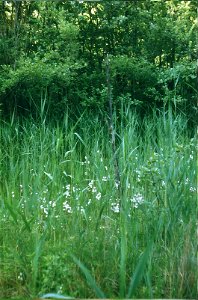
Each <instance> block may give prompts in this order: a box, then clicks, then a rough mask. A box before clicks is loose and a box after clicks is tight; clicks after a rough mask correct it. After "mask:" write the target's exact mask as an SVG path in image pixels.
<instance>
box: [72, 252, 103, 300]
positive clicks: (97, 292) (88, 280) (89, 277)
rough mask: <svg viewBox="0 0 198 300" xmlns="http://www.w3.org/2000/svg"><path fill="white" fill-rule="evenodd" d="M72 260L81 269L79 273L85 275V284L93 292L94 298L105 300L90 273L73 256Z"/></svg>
mask: <svg viewBox="0 0 198 300" xmlns="http://www.w3.org/2000/svg"><path fill="white" fill-rule="evenodd" d="M72 259H73V261H74V262H75V263H76V264H77V265H78V266H79V268H80V269H81V271H82V272H83V274H84V275H85V277H86V279H87V283H88V284H89V286H90V287H91V288H92V290H93V291H94V292H95V294H96V296H97V297H98V298H100V299H105V298H106V296H105V294H104V293H103V292H102V290H101V289H100V287H99V286H98V285H97V284H96V282H95V279H94V278H93V276H92V275H91V273H90V271H89V270H88V269H87V268H86V267H85V265H84V264H83V263H81V261H80V260H78V259H77V258H76V257H75V256H73V255H72Z"/></svg>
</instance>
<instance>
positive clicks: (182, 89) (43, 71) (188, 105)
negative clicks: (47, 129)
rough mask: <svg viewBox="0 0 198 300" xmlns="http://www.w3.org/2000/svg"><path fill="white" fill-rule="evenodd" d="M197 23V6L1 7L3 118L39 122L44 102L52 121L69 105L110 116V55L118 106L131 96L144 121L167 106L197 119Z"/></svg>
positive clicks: (76, 3)
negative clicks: (27, 118) (107, 93)
mask: <svg viewBox="0 0 198 300" xmlns="http://www.w3.org/2000/svg"><path fill="white" fill-rule="evenodd" d="M196 17H197V13H196V1H193V0H192V1H180V0H169V1H155V2H151V1H150V0H145V1H133V2H130V1H128V2H127V1H121V2H119V1H118V2H116V1H114V2H112V1H111V2H109V3H108V2H107V1H102V2H87V1H73V2H72V1H56V2H53V1H45V2H42V1H25V2H23V1H2V2H1V3H0V23H1V28H0V45H2V47H0V49H1V50H0V103H1V104H3V106H2V109H3V116H5V117H6V116H9V115H10V114H11V115H12V114H13V112H15V114H17V115H21V114H22V115H30V113H31V114H32V116H33V117H35V116H36V115H38V103H40V102H41V101H42V100H41V99H43V98H44V97H45V99H46V104H47V105H46V108H47V111H48V114H49V119H52V118H53V117H54V119H57V118H58V117H59V118H63V116H64V113H65V112H66V110H67V109H68V108H67V107H68V105H69V107H70V109H71V112H72V114H73V115H76V113H77V111H79V112H81V111H82V110H83V108H85V107H86V108H88V109H89V110H92V111H93V113H94V114H97V112H98V111H100V112H101V111H103V112H105V110H107V107H108V104H107V99H105V88H106V70H105V68H106V67H105V61H106V55H107V53H108V54H109V55H111V64H112V65H111V69H112V74H111V84H112V89H113V90H112V93H113V99H114V101H115V104H116V107H118V108H119V107H120V103H119V99H120V97H121V98H122V99H124V98H125V97H130V98H131V101H132V103H133V104H134V103H136V104H138V105H137V106H138V107H141V109H139V112H140V113H144V114H145V113H148V112H151V111H152V108H153V107H157V108H161V107H163V106H164V104H166V103H167V101H168V102H172V103H173V106H174V107H175V109H176V110H177V109H178V111H183V113H184V114H187V116H188V118H189V119H193V117H194V116H195V112H196V109H195V106H196V105H195V98H196V97H197V88H196V79H195V72H194V70H195V57H196V54H195V53H196V22H195V20H196ZM44 95H45V96H44ZM127 95H128V96H127ZM100 96H101V97H100ZM33 103H35V104H36V105H35V104H33ZM176 103H177V105H175V104H176ZM66 104H67V105H66ZM136 110H137V107H136ZM57 116H58V117H57Z"/></svg>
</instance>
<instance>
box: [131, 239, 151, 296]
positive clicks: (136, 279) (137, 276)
mask: <svg viewBox="0 0 198 300" xmlns="http://www.w3.org/2000/svg"><path fill="white" fill-rule="evenodd" d="M152 245H153V243H150V244H149V245H148V246H147V248H146V249H145V251H144V253H143V254H142V255H141V257H140V259H139V262H138V264H137V266H136V269H135V272H134V275H133V276H132V277H131V281H130V284H129V289H128V293H127V299H129V298H131V297H132V296H133V294H134V291H135V289H136V288H137V286H138V285H139V283H140V281H141V279H142V276H143V274H144V270H145V267H146V264H147V262H148V259H149V257H150V252H151V250H152Z"/></svg>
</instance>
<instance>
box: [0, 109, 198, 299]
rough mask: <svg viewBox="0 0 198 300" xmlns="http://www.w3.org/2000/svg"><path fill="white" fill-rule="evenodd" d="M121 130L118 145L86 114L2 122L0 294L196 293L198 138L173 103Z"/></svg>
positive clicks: (125, 118)
mask: <svg viewBox="0 0 198 300" xmlns="http://www.w3.org/2000/svg"><path fill="white" fill-rule="evenodd" d="M114 126H115V132H116V136H115V138H116V148H115V149H113V148H112V143H111V136H110V134H109V131H108V126H107V124H106V123H105V122H103V121H102V119H100V117H94V116H90V115H89V116H88V115H86V113H85V114H82V116H81V117H80V118H79V119H78V120H77V121H76V122H73V121H72V120H70V118H69V116H68V115H67V116H65V118H64V121H63V122H62V123H60V122H59V123H57V124H53V125H52V124H48V122H47V121H46V120H45V118H43V119H42V120H41V121H40V122H36V121H23V122H21V121H20V122H19V121H16V120H14V119H12V120H11V121H10V122H9V123H8V122H7V123H5V122H3V121H2V122H1V124H0V145H1V147H0V164H1V168H0V297H5V298H6V297H7V298H11V297H15V298H16V297H24V298H28V299H29V298H31V297H32V298H34V297H41V296H42V295H46V294H48V293H54V294H55V295H54V297H58V296H61V295H64V296H68V297H73V298H180V299H182V298H188V299H190V298H196V295H197V294H196V293H197V281H196V280H197V275H198V274H197V259H196V244H197V241H196V240H197V236H196V226H197V224H196V219H197V214H196V208H197V202H196V201H197V198H196V196H197V190H196V184H197V182H196V180H197V178H196V146H197V144H196V136H195V133H194V132H192V130H191V131H190V130H189V129H188V126H187V120H186V119H185V116H183V115H182V114H181V115H179V114H178V115H177V116H174V114H173V113H172V111H171V110H164V111H162V112H158V113H156V112H153V115H152V116H148V117H145V118H144V120H142V119H140V118H139V117H138V116H137V115H136V114H135V113H133V112H131V111H130V110H128V109H127V108H126V109H125V110H124V111H123V112H122V114H121V117H119V118H118V117H117V116H115V115H114ZM117 171H118V173H119V174H117V173H116V172H117ZM117 175H119V181H118V180H117V179H118V177H117Z"/></svg>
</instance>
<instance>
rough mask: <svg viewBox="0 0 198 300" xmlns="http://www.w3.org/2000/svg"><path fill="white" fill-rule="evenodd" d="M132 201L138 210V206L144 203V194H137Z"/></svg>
mask: <svg viewBox="0 0 198 300" xmlns="http://www.w3.org/2000/svg"><path fill="white" fill-rule="evenodd" d="M130 201H131V202H132V204H133V207H134V208H138V206H139V205H141V204H142V203H143V202H144V197H143V195H142V194H140V193H138V194H135V195H134V196H133V198H131V199H130Z"/></svg>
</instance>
